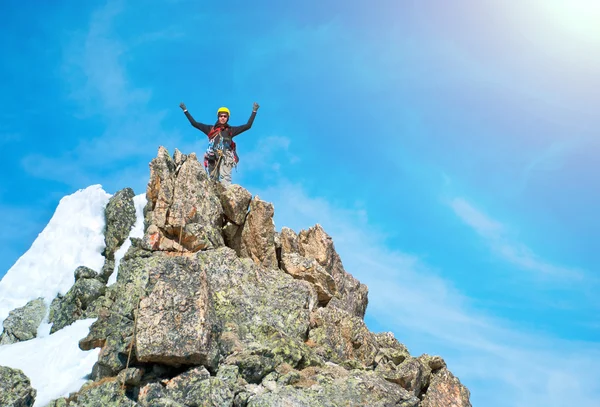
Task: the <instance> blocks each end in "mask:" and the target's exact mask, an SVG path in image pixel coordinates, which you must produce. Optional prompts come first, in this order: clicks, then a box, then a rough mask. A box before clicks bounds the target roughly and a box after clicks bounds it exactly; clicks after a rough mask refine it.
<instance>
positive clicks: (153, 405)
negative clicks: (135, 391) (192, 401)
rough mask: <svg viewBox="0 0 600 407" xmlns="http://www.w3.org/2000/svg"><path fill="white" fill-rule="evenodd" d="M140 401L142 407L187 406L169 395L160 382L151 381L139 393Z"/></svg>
mask: <svg viewBox="0 0 600 407" xmlns="http://www.w3.org/2000/svg"><path fill="white" fill-rule="evenodd" d="M138 403H139V404H140V405H141V406H142V407H186V406H185V405H184V404H181V403H178V402H176V401H175V400H173V399H171V398H169V397H167V392H166V390H165V388H164V386H163V385H161V384H160V383H149V384H146V385H145V386H144V387H142V388H141V389H140V393H139V395H138Z"/></svg>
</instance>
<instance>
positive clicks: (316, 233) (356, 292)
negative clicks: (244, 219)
mask: <svg viewBox="0 0 600 407" xmlns="http://www.w3.org/2000/svg"><path fill="white" fill-rule="evenodd" d="M289 243H290V245H289V247H290V248H293V247H294V239H293V237H292V239H291V241H289ZM282 245H283V242H282ZM298 246H299V252H300V254H301V255H302V256H304V257H308V258H314V259H315V260H316V261H317V262H318V263H319V264H320V265H321V266H322V267H323V268H324V269H325V270H326V271H327V272H328V273H329V274H330V275H331V276H332V277H333V279H334V281H335V284H336V287H337V291H338V294H337V295H335V297H334V298H333V299H332V300H331V302H330V306H336V307H339V308H342V309H345V310H346V311H348V312H350V313H351V314H353V315H356V316H357V317H360V318H363V317H364V316H365V311H366V309H367V303H368V291H369V290H368V288H367V286H366V285H364V284H361V283H360V281H358V280H357V279H355V278H354V277H353V276H352V275H351V274H349V273H347V272H346V271H345V270H344V267H343V265H342V260H341V259H340V256H339V255H338V254H337V252H336V251H335V247H334V244H333V239H332V238H331V236H329V235H328V234H327V233H325V231H324V230H323V228H322V227H321V226H320V225H318V224H317V225H315V226H313V227H312V228H309V229H308V230H303V231H301V232H300V233H299V235H298Z"/></svg>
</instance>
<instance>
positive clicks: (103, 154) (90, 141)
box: [21, 1, 193, 190]
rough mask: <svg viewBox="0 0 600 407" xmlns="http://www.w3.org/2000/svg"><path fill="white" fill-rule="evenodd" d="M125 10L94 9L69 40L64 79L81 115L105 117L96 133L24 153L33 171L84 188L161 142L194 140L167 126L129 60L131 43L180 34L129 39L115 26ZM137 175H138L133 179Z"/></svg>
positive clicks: (144, 158) (112, 5)
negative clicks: (83, 29)
mask: <svg viewBox="0 0 600 407" xmlns="http://www.w3.org/2000/svg"><path fill="white" fill-rule="evenodd" d="M123 12H124V10H123V3H122V2H119V1H109V2H108V3H106V5H105V6H104V7H102V8H100V9H98V10H96V11H95V12H94V13H93V14H92V16H91V19H90V22H89V26H88V27H87V30H86V32H85V33H81V34H80V35H73V36H71V39H70V41H71V42H70V43H68V44H66V45H65V52H64V54H65V58H64V63H63V79H64V81H65V83H66V84H67V85H68V86H67V88H68V89H70V90H71V93H70V94H69V96H70V97H71V98H72V99H73V100H74V101H76V102H77V103H78V104H77V113H76V114H77V115H78V116H79V117H80V118H82V119H84V120H85V119H89V118H91V117H94V118H100V120H101V123H102V124H101V125H100V126H98V127H97V129H98V130H97V133H94V132H93V130H92V133H91V134H82V135H81V136H80V137H79V139H78V140H79V141H78V142H77V143H74V144H73V145H71V146H70V148H69V149H68V150H62V151H53V150H48V151H47V152H46V153H45V154H43V155H41V154H37V155H28V156H25V157H23V159H22V161H21V164H22V165H23V168H24V169H25V170H26V171H27V172H29V173H30V174H32V175H34V176H36V177H39V178H43V179H51V180H56V181H60V182H64V183H67V184H68V185H70V186H72V187H76V188H82V187H85V186H87V185H89V184H93V183H97V182H99V180H98V174H99V173H101V174H103V179H106V178H109V180H108V181H106V182H105V183H108V182H112V179H113V178H115V177H119V176H120V175H119V174H117V175H114V177H107V174H108V173H115V172H116V171H119V172H120V170H121V168H122V167H123V166H124V165H127V164H130V163H131V162H132V161H133V160H135V159H141V160H140V161H139V162H148V161H149V160H150V159H151V158H152V157H154V155H155V154H156V150H157V148H158V146H159V145H165V146H167V147H170V146H172V145H178V146H179V147H180V149H181V148H186V147H191V145H192V144H193V143H191V142H185V141H182V140H181V139H182V137H181V134H180V133H179V132H178V131H165V130H163V125H162V124H163V121H164V119H165V117H166V115H167V112H166V111H161V110H154V109H152V108H150V105H149V104H150V100H151V98H152V90H151V89H150V88H145V87H140V86H138V85H136V84H135V83H133V82H132V80H131V79H130V77H129V74H128V71H127V65H126V56H127V52H128V51H129V49H130V47H131V46H136V45H140V44H142V43H143V44H146V43H148V42H151V41H164V40H172V39H176V38H179V34H178V33H177V31H175V30H174V29H165V30H164V31H161V32H146V33H144V34H142V35H141V36H139V37H137V38H134V39H132V40H131V41H130V43H129V44H127V43H125V42H124V41H123V40H122V39H120V38H119V37H118V35H117V34H116V33H115V32H114V29H113V25H114V23H115V20H116V19H117V18H118V17H119V16H120V15H121V14H122V13H123ZM173 108H174V109H175V108H177V106H176V104H175V105H174V106H173ZM171 148H172V147H171ZM137 179H138V176H137V175H136V176H135V177H134V179H132V180H131V181H133V180H135V181H137ZM126 185H127V184H125V185H121V186H120V187H123V186H126ZM129 186H132V187H136V190H137V189H140V187H143V186H140V185H137V184H136V185H129Z"/></svg>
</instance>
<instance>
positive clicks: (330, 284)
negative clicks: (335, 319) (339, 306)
mask: <svg viewBox="0 0 600 407" xmlns="http://www.w3.org/2000/svg"><path fill="white" fill-rule="evenodd" d="M281 268H282V269H283V270H284V271H285V272H286V273H288V274H289V275H291V276H292V277H294V278H297V279H299V280H305V281H308V282H309V283H311V284H312V285H313V287H314V288H315V291H316V293H317V298H318V301H319V305H321V306H326V305H327V303H329V301H330V300H331V298H333V296H334V295H335V294H336V292H337V287H336V285H335V281H334V280H333V277H331V274H329V273H328V272H327V271H326V270H325V269H324V268H323V267H321V265H320V264H319V263H318V262H317V261H316V260H315V259H307V258H306V257H302V256H300V255H299V254H297V253H286V254H283V255H282V256H281Z"/></svg>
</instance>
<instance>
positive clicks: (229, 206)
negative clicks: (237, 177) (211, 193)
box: [219, 184, 252, 226]
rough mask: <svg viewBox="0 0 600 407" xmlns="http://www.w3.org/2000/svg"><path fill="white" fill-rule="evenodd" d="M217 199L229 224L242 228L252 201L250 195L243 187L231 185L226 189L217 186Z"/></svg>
mask: <svg viewBox="0 0 600 407" xmlns="http://www.w3.org/2000/svg"><path fill="white" fill-rule="evenodd" d="M219 198H220V200H221V205H223V211H224V213H225V217H227V219H228V220H229V221H230V222H233V223H235V224H236V225H238V226H242V225H243V224H244V221H245V220H246V215H247V214H248V206H249V205H250V200H251V199H252V194H251V193H250V192H248V190H246V189H244V188H243V187H241V186H239V185H236V184H233V185H230V186H228V187H227V188H225V187H223V186H222V185H221V184H219Z"/></svg>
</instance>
